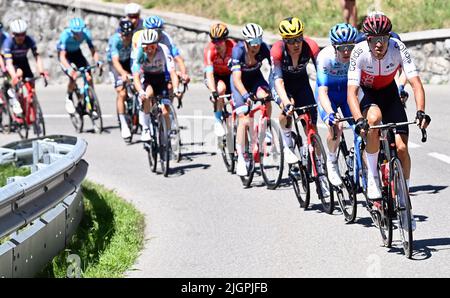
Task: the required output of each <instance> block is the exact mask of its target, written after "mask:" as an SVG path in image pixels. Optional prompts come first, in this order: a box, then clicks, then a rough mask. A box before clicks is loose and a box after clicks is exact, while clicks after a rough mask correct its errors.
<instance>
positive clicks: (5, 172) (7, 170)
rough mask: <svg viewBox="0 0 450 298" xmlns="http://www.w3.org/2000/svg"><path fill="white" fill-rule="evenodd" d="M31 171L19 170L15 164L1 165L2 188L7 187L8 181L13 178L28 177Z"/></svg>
mask: <svg viewBox="0 0 450 298" xmlns="http://www.w3.org/2000/svg"><path fill="white" fill-rule="evenodd" d="M29 174H30V169H29V168H26V167H23V168H17V167H15V166H14V164H9V165H0V187H2V186H5V185H6V179H7V178H8V177H13V176H28V175H29Z"/></svg>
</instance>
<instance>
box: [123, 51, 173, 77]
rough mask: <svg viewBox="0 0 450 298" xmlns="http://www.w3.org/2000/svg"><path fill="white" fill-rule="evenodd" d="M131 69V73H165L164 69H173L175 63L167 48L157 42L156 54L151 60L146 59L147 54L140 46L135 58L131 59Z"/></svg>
mask: <svg viewBox="0 0 450 298" xmlns="http://www.w3.org/2000/svg"><path fill="white" fill-rule="evenodd" d="M131 70H132V72H133V74H136V73H139V74H161V73H164V74H165V72H166V70H167V71H169V72H170V71H174V70H175V64H174V61H173V57H172V56H171V55H170V52H169V49H168V48H167V47H166V46H165V45H163V44H158V48H157V50H156V54H155V55H154V57H153V58H152V60H151V61H149V60H148V56H147V54H146V53H145V52H144V50H143V49H142V48H140V49H139V50H138V53H137V56H136V59H135V60H133V66H132V67H131Z"/></svg>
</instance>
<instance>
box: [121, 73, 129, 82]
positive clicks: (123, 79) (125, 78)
mask: <svg viewBox="0 0 450 298" xmlns="http://www.w3.org/2000/svg"><path fill="white" fill-rule="evenodd" d="M121 77H122V82H124V83H128V81H129V76H128V74H123V75H121Z"/></svg>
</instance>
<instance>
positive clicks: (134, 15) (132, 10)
mask: <svg viewBox="0 0 450 298" xmlns="http://www.w3.org/2000/svg"><path fill="white" fill-rule="evenodd" d="M125 15H126V18H127V19H128V20H129V21H130V22H131V23H132V24H133V26H132V30H133V32H136V31H138V30H142V26H143V24H144V20H143V19H141V6H140V5H139V4H136V3H128V4H127V5H125ZM120 30H121V29H120V27H119V28H118V29H117V32H120Z"/></svg>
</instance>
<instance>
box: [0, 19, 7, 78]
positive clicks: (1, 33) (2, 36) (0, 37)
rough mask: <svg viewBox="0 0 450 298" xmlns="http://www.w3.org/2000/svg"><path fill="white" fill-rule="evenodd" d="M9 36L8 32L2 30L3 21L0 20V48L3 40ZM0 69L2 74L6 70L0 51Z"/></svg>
mask: <svg viewBox="0 0 450 298" xmlns="http://www.w3.org/2000/svg"><path fill="white" fill-rule="evenodd" d="M8 37H9V34H8V33H6V32H5V31H3V23H2V22H0V50H1V49H2V47H3V42H4V41H5V40H6V39H7V38H8ZM0 70H1V71H2V73H1V74H4V73H6V72H7V70H6V65H5V60H3V56H2V55H1V53H0Z"/></svg>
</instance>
